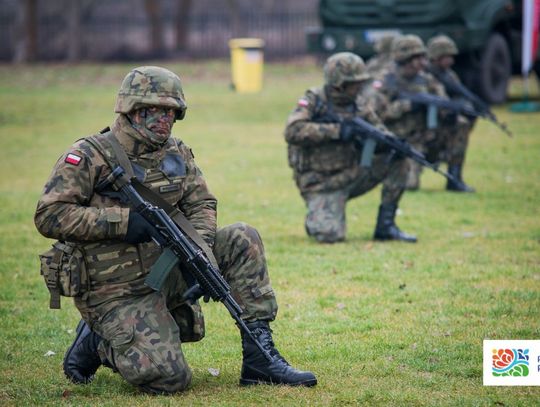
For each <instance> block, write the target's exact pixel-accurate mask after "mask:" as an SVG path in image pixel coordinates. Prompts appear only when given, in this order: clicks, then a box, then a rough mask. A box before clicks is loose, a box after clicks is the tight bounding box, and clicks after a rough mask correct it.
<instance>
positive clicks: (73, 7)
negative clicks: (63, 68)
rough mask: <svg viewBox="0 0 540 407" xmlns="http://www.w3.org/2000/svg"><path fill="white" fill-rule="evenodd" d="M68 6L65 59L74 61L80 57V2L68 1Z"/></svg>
mask: <svg viewBox="0 0 540 407" xmlns="http://www.w3.org/2000/svg"><path fill="white" fill-rule="evenodd" d="M67 7H68V21H67V26H68V29H67V31H66V34H67V38H66V40H67V41H66V42H67V60H68V61H69V62H75V61H78V60H80V59H81V44H82V38H81V37H82V32H81V4H80V2H79V1H77V0H75V1H70V2H69V3H68V4H67Z"/></svg>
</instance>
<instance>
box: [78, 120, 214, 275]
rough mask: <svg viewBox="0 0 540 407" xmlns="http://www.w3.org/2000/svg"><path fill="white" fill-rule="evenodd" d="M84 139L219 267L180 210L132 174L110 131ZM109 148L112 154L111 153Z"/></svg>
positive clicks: (120, 148) (131, 168)
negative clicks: (119, 170)
mask: <svg viewBox="0 0 540 407" xmlns="http://www.w3.org/2000/svg"><path fill="white" fill-rule="evenodd" d="M86 140H87V141H88V142H90V144H92V145H93V146H94V147H95V148H96V149H97V150H98V151H99V152H100V153H101V155H102V156H103V157H104V158H105V161H107V164H108V165H109V167H111V170H113V169H114V168H116V166H117V165H118V164H120V165H121V166H122V167H123V168H124V170H125V171H126V174H127V177H128V181H131V183H132V185H133V187H134V188H135V190H136V191H137V192H138V193H139V194H140V195H141V196H142V197H143V198H144V200H146V201H148V202H150V203H151V204H152V205H155V206H158V207H160V208H162V209H163V210H164V211H165V212H167V214H168V215H169V216H170V217H171V219H173V220H174V222H175V223H176V224H177V225H178V227H179V228H180V229H181V230H182V231H183V232H184V233H185V234H186V235H188V237H189V238H190V239H191V240H192V241H193V243H195V244H196V245H197V246H198V247H199V248H200V249H201V250H202V251H203V252H204V253H205V254H206V257H207V258H208V260H209V261H210V262H211V263H212V265H213V266H214V267H216V268H217V269H219V267H218V264H217V261H216V258H215V257H214V254H213V253H212V249H211V248H210V247H209V246H208V245H207V244H206V242H205V241H204V240H203V239H202V237H201V235H199V233H198V232H197V230H195V228H194V227H193V225H192V224H191V222H190V221H189V220H188V219H187V218H186V217H185V215H184V214H183V213H182V211H181V210H180V209H179V208H177V207H175V206H173V205H171V204H170V203H168V202H167V201H166V200H165V199H163V198H162V197H160V196H159V195H158V194H156V193H155V192H154V191H152V190H151V189H149V188H148V187H146V186H145V185H144V184H143V183H142V182H140V181H139V180H138V179H137V178H136V177H135V176H134V172H133V167H132V166H131V161H129V158H128V156H127V153H126V152H125V150H124V149H123V148H122V146H121V144H120V142H119V141H118V139H117V138H116V137H115V135H114V133H113V132H112V131H110V130H109V131H107V132H106V133H103V134H101V135H99V136H90V137H87V138H86ZM107 144H108V145H107ZM109 147H110V148H109ZM111 149H112V152H113V153H114V154H111Z"/></svg>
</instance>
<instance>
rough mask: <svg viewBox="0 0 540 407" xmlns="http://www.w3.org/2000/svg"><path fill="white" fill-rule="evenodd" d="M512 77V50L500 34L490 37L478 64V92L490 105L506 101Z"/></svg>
mask: <svg viewBox="0 0 540 407" xmlns="http://www.w3.org/2000/svg"><path fill="white" fill-rule="evenodd" d="M511 75H512V61H511V56H510V50H509V48H508V43H507V42H506V40H505V38H504V37H503V36H502V35H501V34H499V33H493V34H491V35H490V37H489V39H488V41H487V43H486V46H485V48H484V51H483V52H482V54H481V56H480V61H479V64H478V84H477V86H478V92H479V93H480V96H482V98H483V99H484V100H485V101H486V102H488V103H503V102H504V101H505V100H506V94H507V89H508V82H509V80H510V77H511Z"/></svg>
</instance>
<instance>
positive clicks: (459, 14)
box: [307, 0, 538, 103]
mask: <svg viewBox="0 0 540 407" xmlns="http://www.w3.org/2000/svg"><path fill="white" fill-rule="evenodd" d="M319 18H320V22H321V26H320V27H316V28H308V30H307V44H308V51H309V52H312V53H317V54H320V55H328V54H332V53H335V52H340V51H350V52H354V53H356V54H358V55H360V56H361V57H363V58H365V59H367V58H369V57H371V56H372V55H373V53H374V51H373V43H374V42H375V41H376V40H377V39H378V38H379V37H380V36H382V35H386V34H397V35H398V34H416V35H418V36H420V37H421V38H422V39H423V40H424V41H425V42H427V40H428V39H429V38H431V37H433V36H435V35H438V34H446V35H448V36H449V37H451V38H452V39H453V40H454V41H455V42H456V44H457V46H458V49H459V51H460V53H459V55H458V56H457V57H456V64H455V69H456V71H457V72H458V74H459V75H460V77H461V79H462V80H463V82H464V83H465V85H466V86H468V87H469V88H470V89H472V90H473V91H475V92H476V93H478V94H479V95H480V96H481V97H482V98H483V99H484V100H485V101H487V102H489V103H502V102H504V101H505V100H506V95H507V88H508V83H509V80H510V77H511V75H512V74H513V73H519V72H520V69H521V27H522V2H521V1H520V0H517V1H510V0H320V2H319ZM537 65H538V64H537Z"/></svg>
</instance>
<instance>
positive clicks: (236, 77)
mask: <svg viewBox="0 0 540 407" xmlns="http://www.w3.org/2000/svg"><path fill="white" fill-rule="evenodd" d="M263 47H264V41H263V40H261V39H259V38H234V39H232V40H229V48H230V50H231V71H232V86H233V88H234V89H235V90H236V91H237V92H239V93H253V92H259V91H260V90H261V89H262V73H263Z"/></svg>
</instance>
